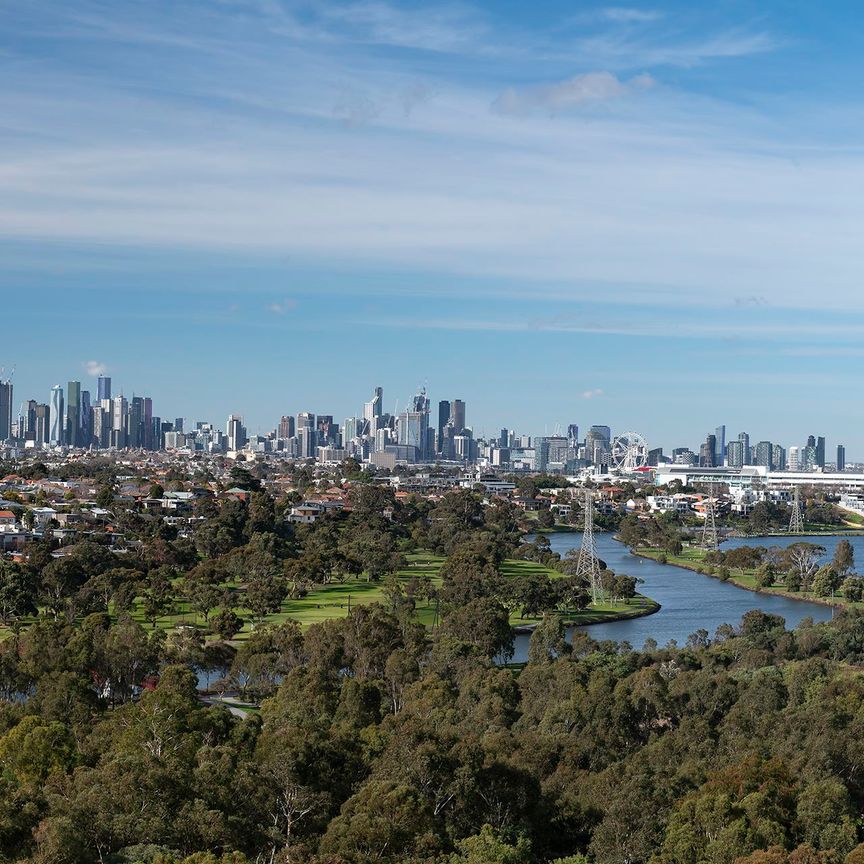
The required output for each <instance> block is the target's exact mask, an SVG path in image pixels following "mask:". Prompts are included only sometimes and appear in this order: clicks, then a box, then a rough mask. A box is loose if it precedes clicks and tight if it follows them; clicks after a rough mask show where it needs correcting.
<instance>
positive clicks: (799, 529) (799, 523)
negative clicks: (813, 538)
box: [789, 486, 804, 534]
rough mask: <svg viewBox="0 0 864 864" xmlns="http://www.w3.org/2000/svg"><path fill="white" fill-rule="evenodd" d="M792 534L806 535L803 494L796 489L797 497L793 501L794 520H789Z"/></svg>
mask: <svg viewBox="0 0 864 864" xmlns="http://www.w3.org/2000/svg"><path fill="white" fill-rule="evenodd" d="M789 533H790V534H803V533H804V515H803V514H802V512H801V493H800V492H799V490H798V487H797V486H796V487H795V497H794V498H793V500H792V518H791V519H790V520H789Z"/></svg>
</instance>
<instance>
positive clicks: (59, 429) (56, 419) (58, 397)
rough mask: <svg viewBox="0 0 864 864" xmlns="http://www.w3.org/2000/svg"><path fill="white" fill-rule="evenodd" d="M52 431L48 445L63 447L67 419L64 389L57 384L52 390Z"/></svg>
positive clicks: (49, 434)
mask: <svg viewBox="0 0 864 864" xmlns="http://www.w3.org/2000/svg"><path fill="white" fill-rule="evenodd" d="M50 404H51V431H50V432H49V433H48V443H49V444H50V445H51V446H52V447H61V446H62V445H63V438H64V434H63V433H64V431H65V430H64V429H63V426H64V418H65V417H66V412H65V404H64V399H63V388H62V387H61V386H60V385H59V384H55V385H54V386H53V387H52V388H51V402H50Z"/></svg>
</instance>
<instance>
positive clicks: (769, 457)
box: [755, 441, 774, 471]
mask: <svg viewBox="0 0 864 864" xmlns="http://www.w3.org/2000/svg"><path fill="white" fill-rule="evenodd" d="M755 462H756V464H757V465H761V466H762V467H763V468H767V469H768V470H769V471H770V470H771V469H772V468H773V467H774V445H773V444H772V443H771V442H770V441H760V442H759V443H758V444H757V445H756V459H755Z"/></svg>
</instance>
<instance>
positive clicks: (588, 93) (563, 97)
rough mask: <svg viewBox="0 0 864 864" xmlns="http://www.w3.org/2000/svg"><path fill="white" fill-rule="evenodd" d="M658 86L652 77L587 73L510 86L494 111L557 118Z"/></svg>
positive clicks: (499, 99)
mask: <svg viewBox="0 0 864 864" xmlns="http://www.w3.org/2000/svg"><path fill="white" fill-rule="evenodd" d="M655 84H656V81H655V80H654V79H653V78H652V77H651V76H650V75H636V76H635V77H633V78H630V79H629V80H622V79H620V78H618V77H617V76H615V75H613V74H612V73H611V72H586V73H585V74H584V75H575V76H574V77H573V78H568V79H567V80H566V81H558V82H556V83H554V84H545V85H542V86H539V87H522V88H517V87H509V88H507V89H506V90H505V91H504V92H503V93H501V94H500V95H499V96H498V98H497V99H496V100H495V102H494V103H493V108H494V109H495V110H496V111H499V112H501V113H502V114H528V113H531V112H532V111H542V112H544V113H549V114H552V115H556V114H560V113H561V112H565V111H569V110H572V109H573V108H577V107H579V106H582V105H585V104H588V103H592V102H609V101H611V100H613V99H621V98H623V97H624V96H629V95H631V94H633V93H638V92H640V91H645V90H650V89H651V88H652V87H654V85H655Z"/></svg>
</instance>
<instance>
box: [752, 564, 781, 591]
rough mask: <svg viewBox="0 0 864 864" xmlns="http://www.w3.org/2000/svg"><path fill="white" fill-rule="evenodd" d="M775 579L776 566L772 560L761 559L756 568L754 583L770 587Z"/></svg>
mask: <svg viewBox="0 0 864 864" xmlns="http://www.w3.org/2000/svg"><path fill="white" fill-rule="evenodd" d="M776 581H777V568H776V567H775V566H774V563H773V562H772V561H763V562H762V563H761V564H760V565H759V567H758V568H757V570H756V584H757V585H758V586H759V587H760V588H770V587H771V586H772V585H773V584H774V583H775V582H776Z"/></svg>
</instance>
